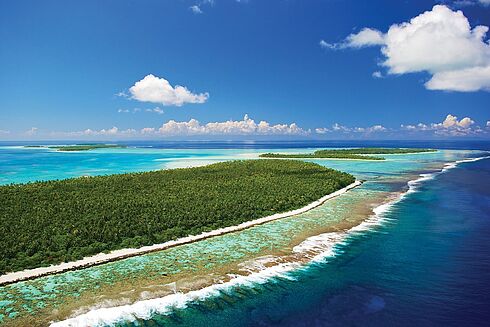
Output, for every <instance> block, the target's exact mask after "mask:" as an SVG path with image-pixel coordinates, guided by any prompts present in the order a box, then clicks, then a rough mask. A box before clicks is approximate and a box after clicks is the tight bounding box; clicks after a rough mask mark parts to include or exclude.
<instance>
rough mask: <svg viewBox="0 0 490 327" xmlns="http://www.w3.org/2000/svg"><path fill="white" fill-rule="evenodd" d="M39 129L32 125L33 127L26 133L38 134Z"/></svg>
mask: <svg viewBox="0 0 490 327" xmlns="http://www.w3.org/2000/svg"><path fill="white" fill-rule="evenodd" d="M37 131H38V128H37V127H31V129H29V130H27V131H26V134H27V135H29V136H32V135H36V134H37Z"/></svg>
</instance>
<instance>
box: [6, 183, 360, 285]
mask: <svg viewBox="0 0 490 327" xmlns="http://www.w3.org/2000/svg"><path fill="white" fill-rule="evenodd" d="M361 184H362V182H361V181H358V180H356V181H354V182H353V183H352V184H350V185H348V186H346V187H344V188H342V189H340V190H337V191H335V192H333V193H330V194H327V195H325V196H323V197H321V198H320V199H318V200H316V201H314V202H312V203H310V204H308V205H306V206H304V207H302V208H299V209H295V210H291V211H287V212H283V213H277V214H274V215H270V216H266V217H262V218H259V219H255V220H251V221H246V222H243V223H241V224H239V225H235V226H229V227H224V228H219V229H215V230H212V231H210V232H204V233H201V234H199V235H189V236H186V237H182V238H179V239H177V240H173V241H168V242H164V243H159V244H154V245H148V246H143V247H141V248H137V249H134V248H127V249H120V250H114V251H111V252H109V253H99V254H96V255H93V256H90V257H86V258H83V259H80V260H76V261H71V262H63V263H60V264H57V265H51V266H48V267H39V268H33V269H26V270H21V271H17V272H10V273H7V274H4V275H2V276H0V286H5V285H8V284H14V283H17V282H21V281H25V280H30V279H35V278H39V277H43V276H48V275H54V274H59V273H62V272H66V271H72V270H78V269H83V268H88V267H92V266H97V265H101V264H105V263H109V262H113V261H118V260H122V259H126V258H130V257H135V256H138V255H142V254H147V253H151V252H157V251H162V250H166V249H168V248H171V247H174V246H178V245H184V244H188V243H193V242H196V241H200V240H204V239H207V238H211V237H215V236H220V235H224V234H228V233H232V232H237V231H240V230H243V229H247V228H250V227H253V226H256V225H261V224H265V223H268V222H271V221H274V220H278V219H282V218H287V217H291V216H295V215H298V214H301V213H304V212H307V211H309V210H311V209H313V208H316V207H318V206H320V205H322V204H323V203H324V202H326V201H327V200H329V199H332V198H335V197H337V196H339V195H341V194H343V193H345V192H347V191H349V190H350V189H353V188H355V187H357V186H359V185H361Z"/></svg>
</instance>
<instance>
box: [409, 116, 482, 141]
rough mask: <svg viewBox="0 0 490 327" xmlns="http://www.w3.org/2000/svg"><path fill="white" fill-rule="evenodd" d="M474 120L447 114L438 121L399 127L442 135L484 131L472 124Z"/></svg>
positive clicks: (472, 133)
mask: <svg viewBox="0 0 490 327" xmlns="http://www.w3.org/2000/svg"><path fill="white" fill-rule="evenodd" d="M474 124H475V122H474V121H473V119H471V118H470V117H464V118H462V119H460V120H458V117H456V116H454V115H451V114H448V115H447V116H446V118H445V119H444V120H443V121H442V122H440V123H431V124H428V125H427V124H423V123H419V124H417V125H401V129H402V130H405V131H410V132H421V131H424V132H427V131H429V132H431V133H434V134H435V135H442V136H468V135H478V134H481V133H484V132H485V131H484V130H482V129H481V128H480V127H479V126H474Z"/></svg>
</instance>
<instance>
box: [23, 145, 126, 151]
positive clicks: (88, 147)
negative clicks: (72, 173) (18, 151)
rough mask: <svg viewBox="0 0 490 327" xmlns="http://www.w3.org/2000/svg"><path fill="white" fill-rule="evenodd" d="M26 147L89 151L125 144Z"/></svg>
mask: <svg viewBox="0 0 490 327" xmlns="http://www.w3.org/2000/svg"><path fill="white" fill-rule="evenodd" d="M24 147H25V148H48V149H56V150H57V151H88V150H95V149H109V148H125V147H126V146H125V145H118V144H75V145H60V146H44V145H25V146H24Z"/></svg>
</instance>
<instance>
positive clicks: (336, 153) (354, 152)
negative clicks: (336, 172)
mask: <svg viewBox="0 0 490 327" xmlns="http://www.w3.org/2000/svg"><path fill="white" fill-rule="evenodd" d="M433 151H436V150H432V149H406V148H356V149H335V150H318V151H315V152H313V153H298V154H282V153H263V154H261V155H260V157H262V158H304V159H308V158H318V159H320V158H323V159H328V158H331V159H361V160H385V158H383V157H377V156H371V154H407V153H421V152H433Z"/></svg>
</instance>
